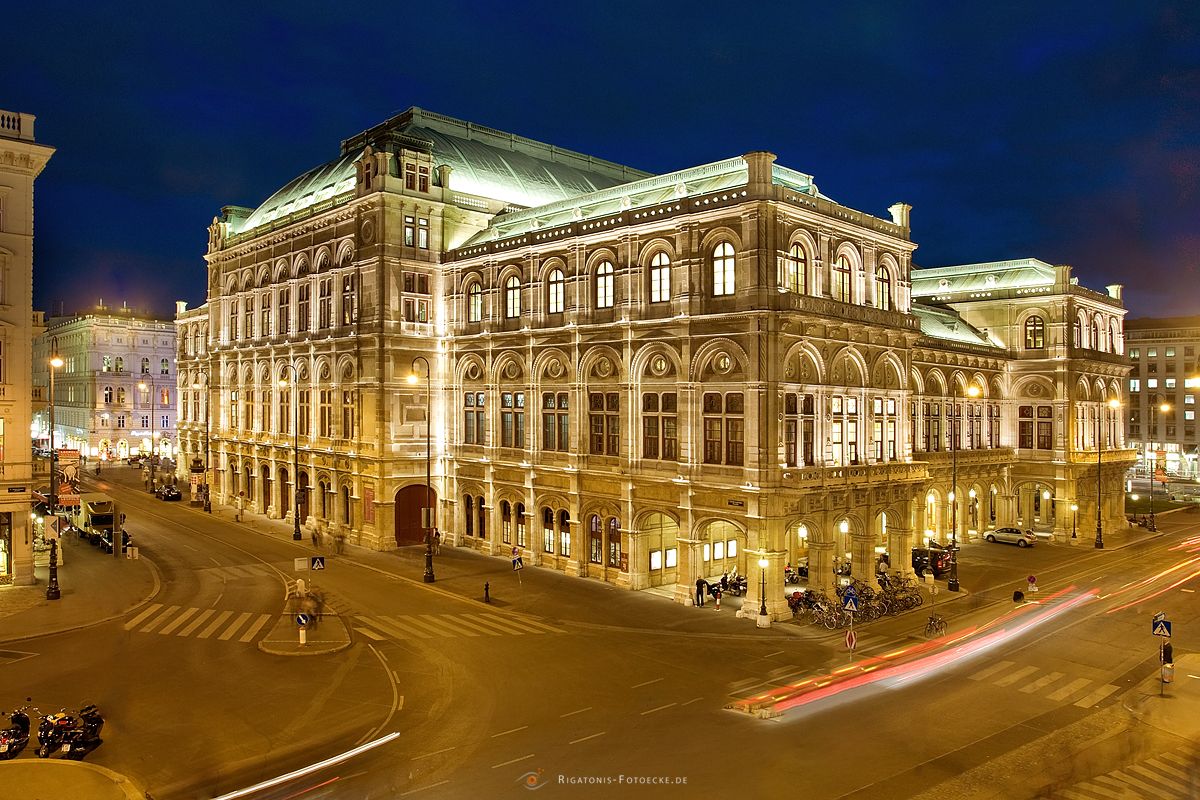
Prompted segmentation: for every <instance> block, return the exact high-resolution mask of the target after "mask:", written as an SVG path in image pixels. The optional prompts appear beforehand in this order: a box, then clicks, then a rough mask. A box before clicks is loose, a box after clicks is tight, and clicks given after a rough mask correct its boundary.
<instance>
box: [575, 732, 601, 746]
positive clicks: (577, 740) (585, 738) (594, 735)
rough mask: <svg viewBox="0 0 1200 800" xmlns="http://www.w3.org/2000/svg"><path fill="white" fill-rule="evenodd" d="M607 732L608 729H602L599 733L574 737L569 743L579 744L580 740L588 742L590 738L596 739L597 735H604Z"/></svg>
mask: <svg viewBox="0 0 1200 800" xmlns="http://www.w3.org/2000/svg"><path fill="white" fill-rule="evenodd" d="M607 732H608V731H600V732H599V733H593V734H592V735H591V736H584V737H583V738H582V739H572V740H571V741H569V742H567V744H579V743H580V742H586V741H587V740H588V739H595V738H596V737H597V736H603V735H604V734H605V733H607Z"/></svg>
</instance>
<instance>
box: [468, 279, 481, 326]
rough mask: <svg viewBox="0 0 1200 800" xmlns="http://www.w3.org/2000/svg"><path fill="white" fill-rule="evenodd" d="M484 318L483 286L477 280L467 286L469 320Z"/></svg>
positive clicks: (474, 320)
mask: <svg viewBox="0 0 1200 800" xmlns="http://www.w3.org/2000/svg"><path fill="white" fill-rule="evenodd" d="M481 319H483V287H482V286H480V285H479V282H478V281H476V282H475V283H472V284H471V285H470V286H469V287H468V288H467V322H479V321H480V320H481Z"/></svg>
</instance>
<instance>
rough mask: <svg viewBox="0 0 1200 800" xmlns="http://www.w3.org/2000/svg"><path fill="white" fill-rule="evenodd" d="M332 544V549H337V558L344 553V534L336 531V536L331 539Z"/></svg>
mask: <svg viewBox="0 0 1200 800" xmlns="http://www.w3.org/2000/svg"><path fill="white" fill-rule="evenodd" d="M333 544H334V547H336V548H337V554H338V555H339V556H340V555H341V554H342V553H344V552H346V534H345V533H343V532H341V531H338V532H337V535H336V536H334V537H333Z"/></svg>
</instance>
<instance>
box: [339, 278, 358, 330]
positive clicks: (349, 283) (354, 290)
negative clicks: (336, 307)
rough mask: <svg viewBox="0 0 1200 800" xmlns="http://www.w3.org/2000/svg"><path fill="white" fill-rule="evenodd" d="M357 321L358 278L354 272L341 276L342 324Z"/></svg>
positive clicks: (351, 323)
mask: <svg viewBox="0 0 1200 800" xmlns="http://www.w3.org/2000/svg"><path fill="white" fill-rule="evenodd" d="M356 322H358V278H357V276H356V275H354V273H350V274H348V275H343V276H342V324H343V325H353V324H354V323H356Z"/></svg>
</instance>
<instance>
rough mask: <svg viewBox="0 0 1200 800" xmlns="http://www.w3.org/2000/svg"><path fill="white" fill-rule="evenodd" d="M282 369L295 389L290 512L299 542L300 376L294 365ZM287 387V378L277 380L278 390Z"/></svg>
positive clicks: (300, 537)
mask: <svg viewBox="0 0 1200 800" xmlns="http://www.w3.org/2000/svg"><path fill="white" fill-rule="evenodd" d="M283 368H284V369H290V370H291V371H292V383H293V384H294V385H295V387H296V391H295V393H294V394H295V397H293V398H292V401H293V402H292V408H294V409H295V410H294V411H293V412H292V480H293V481H294V482H295V484H296V486H295V489H294V490H293V491H292V495H293V498H294V501H295V509H294V510H293V512H292V539H293V540H294V541H297V542H298V541H300V540H301V539H302V538H303V537H302V536H301V535H300V375H299V373H297V372H296V365H295V364H284V365H283ZM287 387H288V381H287V378H280V379H279V388H281V389H286V388H287Z"/></svg>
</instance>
